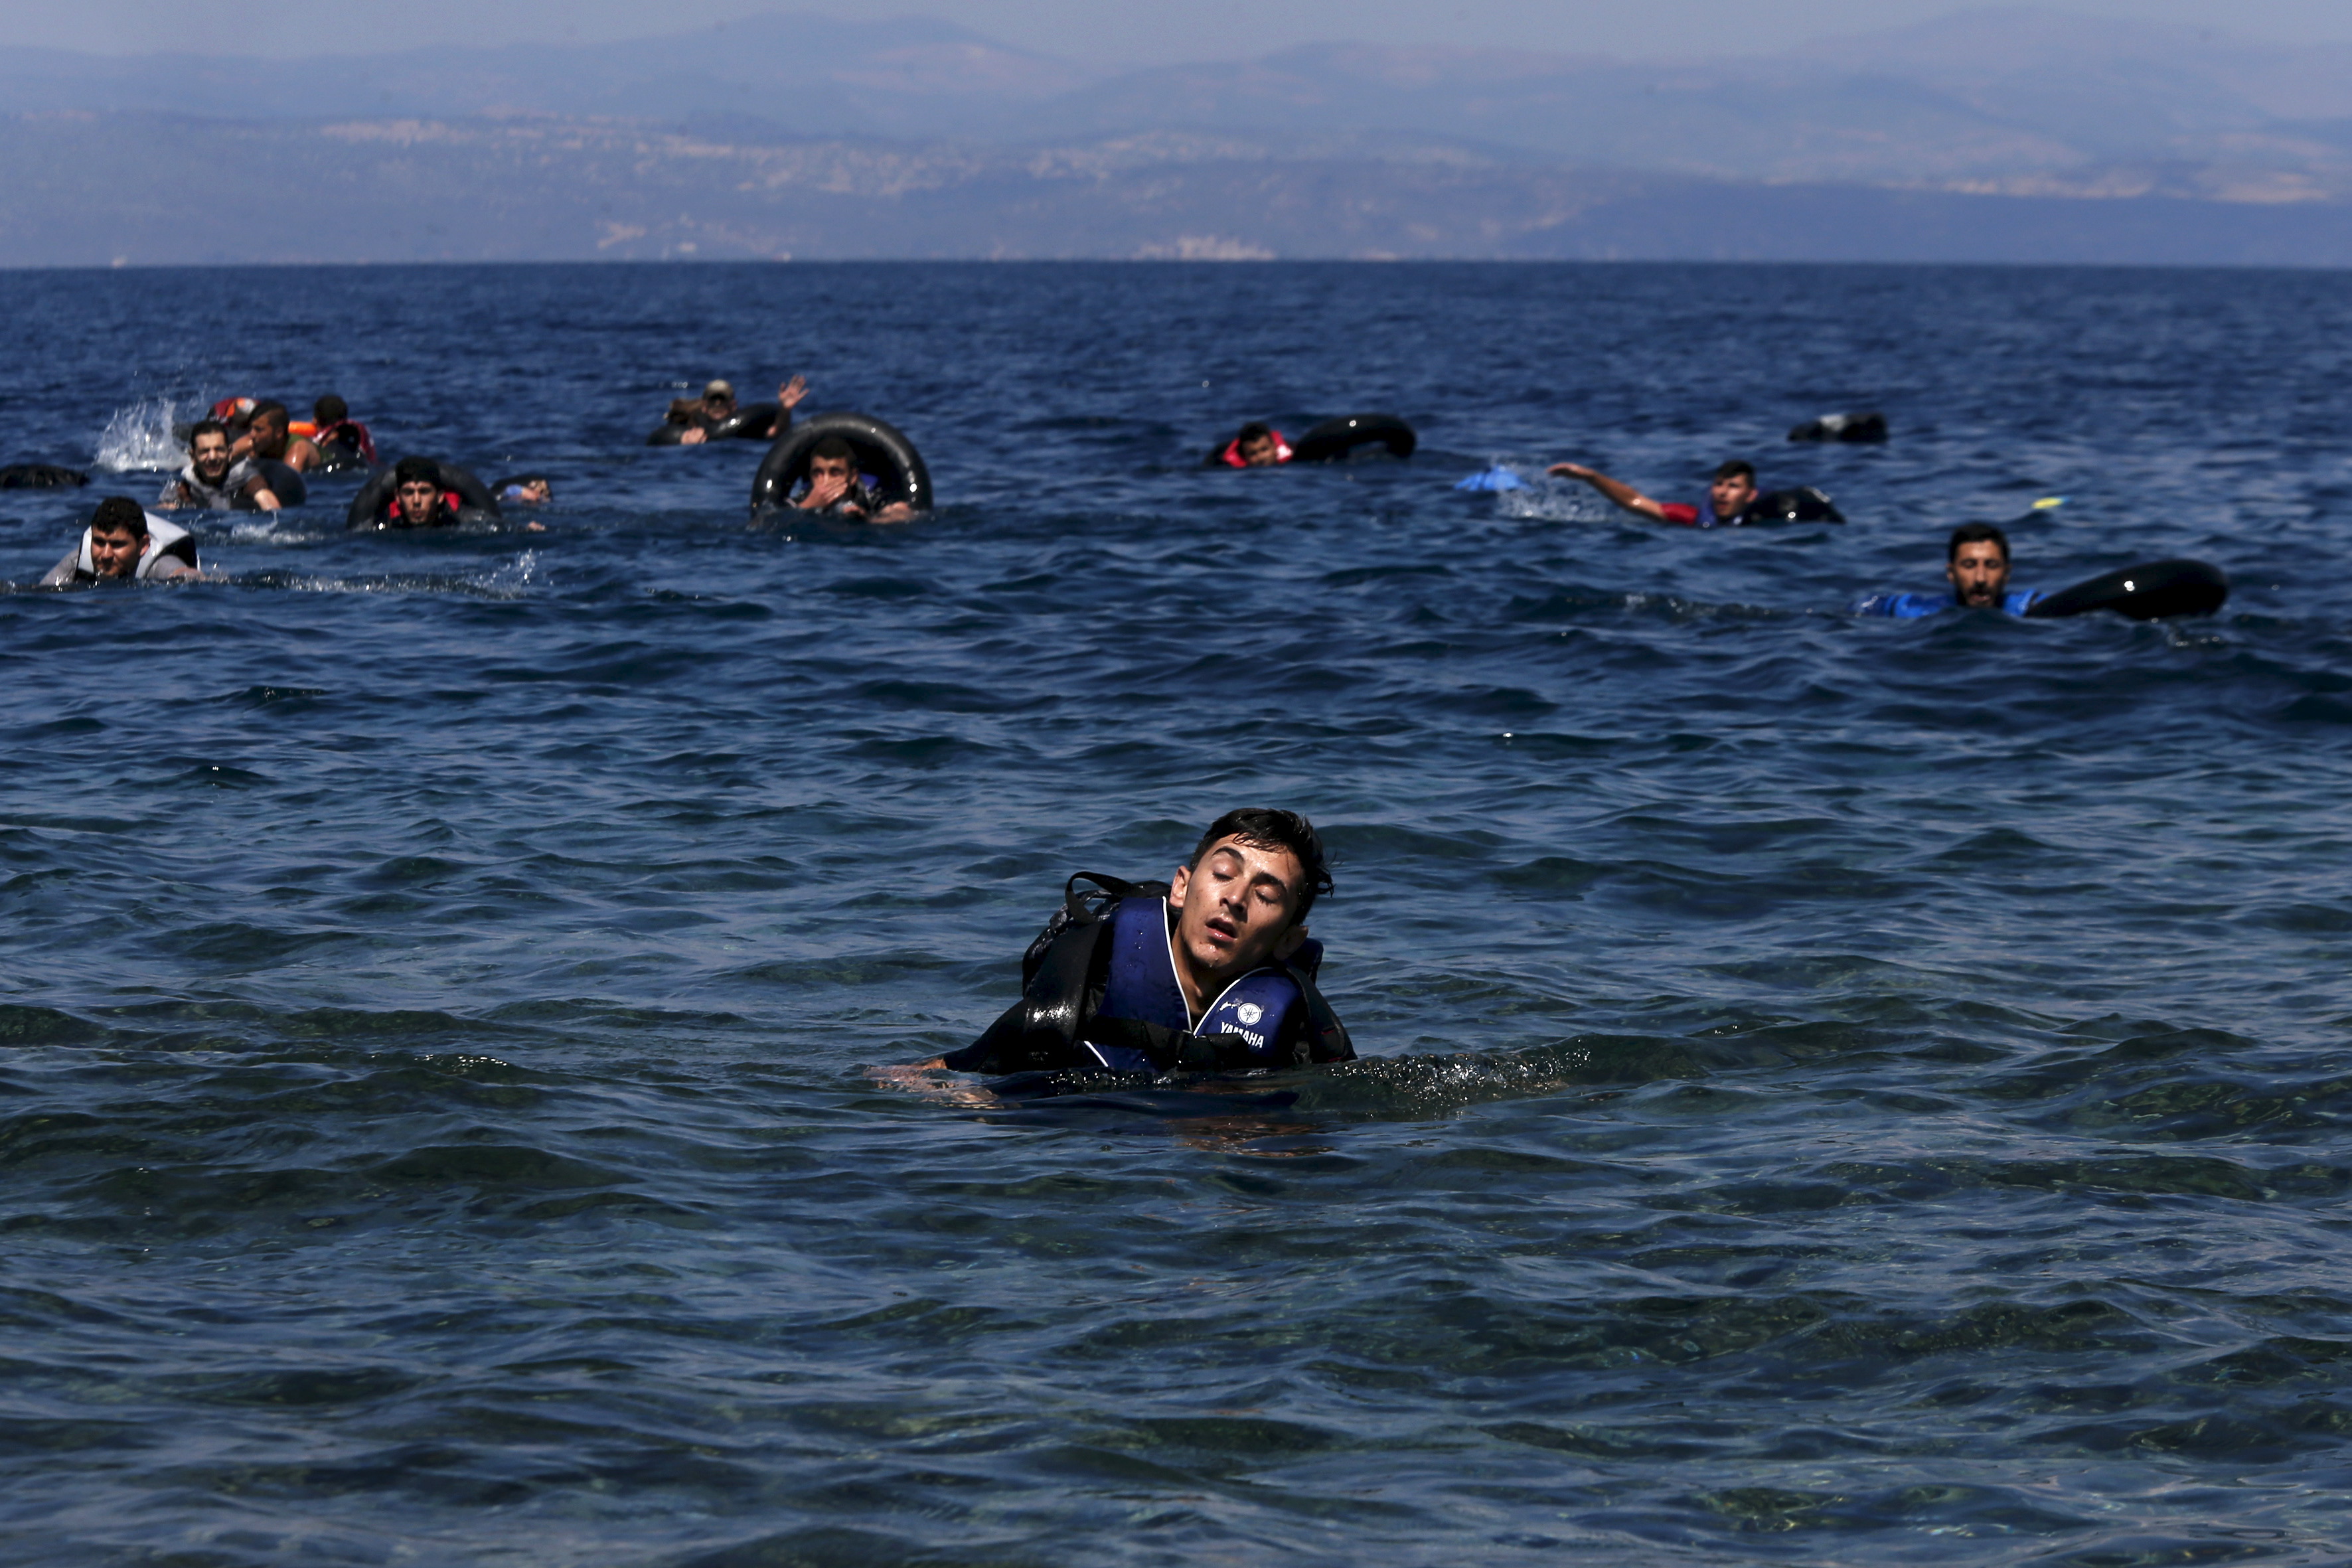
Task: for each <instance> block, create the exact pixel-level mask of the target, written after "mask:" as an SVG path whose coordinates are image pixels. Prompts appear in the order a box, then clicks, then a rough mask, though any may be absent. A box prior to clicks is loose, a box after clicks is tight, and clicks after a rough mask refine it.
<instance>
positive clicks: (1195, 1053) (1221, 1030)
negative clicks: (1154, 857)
mask: <svg viewBox="0 0 2352 1568" xmlns="http://www.w3.org/2000/svg"><path fill="white" fill-rule="evenodd" d="M1081 880H1085V881H1089V882H1092V883H1094V884H1095V887H1096V889H1098V890H1096V891H1090V892H1087V893H1080V892H1078V891H1077V890H1076V889H1077V884H1078V883H1079V881H1081ZM1330 890H1331V873H1330V871H1329V870H1328V868H1327V867H1326V866H1325V864H1324V858H1323V841H1322V839H1321V838H1320V837H1318V835H1317V834H1316V831H1315V827H1314V825H1313V824H1311V823H1309V822H1308V821H1307V819H1306V818H1305V817H1303V816H1299V815H1298V814H1297V813H1296V812H1291V811H1270V810H1264V809H1259V808H1247V809H1244V810H1239V811H1229V812H1227V813H1225V815H1224V816H1221V817H1219V818H1217V820H1216V821H1215V822H1213V823H1212V824H1210V826H1209V830H1208V831H1207V832H1206V833H1204V834H1202V836H1201V840H1200V843H1199V844H1198V845H1197V846H1195V847H1194V848H1193V851H1192V859H1191V860H1190V861H1189V862H1187V863H1186V864H1184V865H1181V866H1179V867H1178V868H1176V874H1175V875H1174V877H1172V878H1171V879H1170V880H1169V881H1167V882H1165V883H1159V882H1143V883H1134V882H1123V881H1120V880H1119V879H1117V878H1114V877H1101V876H1097V875H1095V874H1094V873H1092V872H1081V873H1079V875H1078V876H1076V877H1073V878H1071V879H1070V882H1069V885H1068V889H1066V896H1065V900H1064V907H1063V909H1062V910H1060V911H1059V912H1057V913H1056V914H1055V917H1054V919H1053V920H1052V921H1050V922H1049V923H1048V924H1047V925H1046V927H1045V931H1044V932H1043V934H1041V935H1040V936H1039V937H1038V938H1037V940H1036V941H1035V942H1033V943H1032V944H1031V945H1030V948H1029V952H1028V953H1027V954H1026V955H1025V956H1024V958H1023V960H1022V963H1021V969H1022V995H1021V1000H1020V1001H1018V1002H1016V1003H1014V1004H1013V1005H1012V1007H1010V1008H1009V1009H1007V1010H1006V1011H1005V1013H1004V1015H1003V1016H1002V1017H1000V1018H998V1019H997V1020H996V1022H995V1023H994V1024H992V1025H991V1026H989V1029H988V1032H987V1033H985V1034H983V1035H982V1036H981V1037H980V1038H979V1039H977V1040H975V1041H973V1042H972V1043H971V1045H969V1046H966V1047H964V1048H963V1049H961V1050H960V1051H951V1052H950V1053H949V1054H947V1055H946V1056H943V1057H938V1058H933V1059H932V1060H930V1061H927V1062H919V1063H916V1064H914V1065H912V1066H909V1067H900V1068H886V1069H884V1070H883V1071H882V1073H881V1074H880V1076H881V1077H882V1078H883V1079H884V1080H885V1081H888V1082H896V1083H902V1084H907V1085H909V1086H910V1087H912V1086H919V1079H917V1075H919V1074H923V1073H931V1072H939V1071H948V1072H970V1073H984V1074H987V1075H989V1076H991V1077H1003V1076H1005V1075H1009V1074H1013V1073H1024V1072H1036V1073H1131V1074H1148V1075H1150V1076H1151V1077H1154V1078H1158V1077H1161V1076H1164V1075H1166V1074H1169V1073H1173V1072H1245V1071H1250V1070H1252V1069H1257V1068H1296V1067H1306V1066H1307V1065H1309V1064H1311V1063H1318V1062H1335V1061H1349V1060H1352V1059H1353V1058H1354V1057H1355V1054H1356V1052H1355V1047H1354V1046H1353V1045H1352V1044H1351V1043H1350V1042H1349V1038H1348V1031H1347V1029H1346V1028H1345V1027H1343V1026H1341V1025H1340V1023H1339V1018H1338V1017H1337V1016H1334V1015H1333V1013H1332V1011H1331V1007H1330V1005H1329V1004H1328V1003H1327V1002H1325V1001H1324V1000H1323V996H1322V994H1321V993H1319V992H1318V991H1317V990H1316V989H1315V979H1314V976H1315V973H1316V970H1317V969H1318V967H1319V966H1320V964H1321V963H1322V958H1323V946H1322V943H1320V942H1316V941H1314V940H1313V939H1312V938H1310V937H1309V936H1308V935H1307V913H1308V911H1310V910H1312V909H1313V908H1314V907H1315V900H1316V899H1317V898H1318V896H1319V895H1321V894H1323V893H1327V892H1328V891H1330Z"/></svg>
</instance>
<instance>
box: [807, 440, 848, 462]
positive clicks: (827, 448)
mask: <svg viewBox="0 0 2352 1568" xmlns="http://www.w3.org/2000/svg"><path fill="white" fill-rule="evenodd" d="M809 458H810V459H811V460H812V461H814V460H815V459H816V458H847V459H848V460H849V462H850V464H851V465H852V466H853V467H854V466H856V462H857V454H856V452H853V451H851V450H850V447H849V443H848V442H846V441H845V440H843V439H842V438H841V437H838V436H824V437H818V439H817V444H816V445H815V446H814V447H810V448H809Z"/></svg>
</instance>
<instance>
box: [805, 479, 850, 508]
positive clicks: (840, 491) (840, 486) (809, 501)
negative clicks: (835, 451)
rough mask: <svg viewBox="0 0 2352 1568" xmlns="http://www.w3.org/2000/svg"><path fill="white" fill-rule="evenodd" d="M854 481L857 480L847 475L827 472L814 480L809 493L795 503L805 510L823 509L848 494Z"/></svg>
mask: <svg viewBox="0 0 2352 1568" xmlns="http://www.w3.org/2000/svg"><path fill="white" fill-rule="evenodd" d="M854 482H855V480H853V479H850V478H849V477H848V476H846V475H843V474H827V475H825V476H824V478H823V479H815V480H812V481H811V482H810V484H809V492H808V494H806V495H804V496H803V497H802V498H801V499H800V500H799V501H798V502H797V503H795V504H797V505H798V506H799V507H800V509H801V510H803V511H823V510H824V509H825V508H827V507H829V506H831V505H833V504H834V503H835V502H836V501H838V500H841V498H842V497H844V496H845V495H847V494H848V493H849V487H850V485H851V484H853V483H854Z"/></svg>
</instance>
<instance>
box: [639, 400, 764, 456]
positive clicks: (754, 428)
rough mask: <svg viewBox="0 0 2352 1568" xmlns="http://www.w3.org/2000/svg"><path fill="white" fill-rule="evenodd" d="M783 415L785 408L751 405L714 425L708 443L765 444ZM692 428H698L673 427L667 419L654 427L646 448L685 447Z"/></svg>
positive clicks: (760, 404)
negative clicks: (759, 442) (761, 442)
mask: <svg viewBox="0 0 2352 1568" xmlns="http://www.w3.org/2000/svg"><path fill="white" fill-rule="evenodd" d="M782 413H783V407H782V405H780V404H774V403H754V404H751V405H748V406H746V407H742V408H738V409H737V410H736V411H735V412H734V413H732V414H730V415H729V416H727V417H726V418H724V419H721V420H720V421H719V423H718V424H716V425H714V426H711V427H710V432H709V435H708V436H706V437H704V440H705V441H764V440H766V439H768V433H769V432H770V431H771V430H772V429H774V428H775V425H776V417H777V416H779V415H781V414H782ZM692 428H694V426H691V425H673V424H670V423H669V422H667V420H665V421H664V422H663V423H661V424H659V425H656V426H654V430H653V433H652V434H651V435H649V436H647V437H646V446H648V447H680V446H684V445H685V444H686V433H687V432H688V430H691V429H692Z"/></svg>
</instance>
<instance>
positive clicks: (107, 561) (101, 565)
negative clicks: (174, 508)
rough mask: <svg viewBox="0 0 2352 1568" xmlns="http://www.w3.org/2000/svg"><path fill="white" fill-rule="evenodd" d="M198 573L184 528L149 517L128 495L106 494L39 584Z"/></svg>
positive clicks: (166, 578) (165, 578)
mask: <svg viewBox="0 0 2352 1568" xmlns="http://www.w3.org/2000/svg"><path fill="white" fill-rule="evenodd" d="M197 575H199V572H198V569H197V564H196V542H195V539H194V536H193V535H191V534H190V533H189V532H188V531H187V530H186V529H184V528H181V527H178V526H176V525H174V524H173V523H168V522H165V521H163V519H162V518H160V517H154V518H151V517H149V516H148V515H147V513H146V512H145V511H144V510H142V509H141V507H140V505H139V503H138V502H137V501H135V500H131V498H130V497H129V496H109V497H107V498H106V499H105V500H102V501H100V502H99V503H98V510H96V511H95V512H92V513H91V514H90V519H89V527H88V528H85V529H83V530H82V531H81V539H80V541H79V542H78V543H77V544H75V546H74V547H73V548H72V549H71V550H68V551H67V552H66V557H65V559H64V560H62V561H60V562H58V563H57V564H56V565H55V566H52V567H50V568H49V574H48V575H47V576H46V577H44V578H42V579H41V586H42V587H44V588H62V587H65V586H67V585H68V584H75V583H95V582H98V581H100V579H102V578H113V579H116V580H117V581H123V582H131V581H138V582H149V583H165V582H169V581H171V580H172V579H173V578H174V577H194V576H197Z"/></svg>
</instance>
